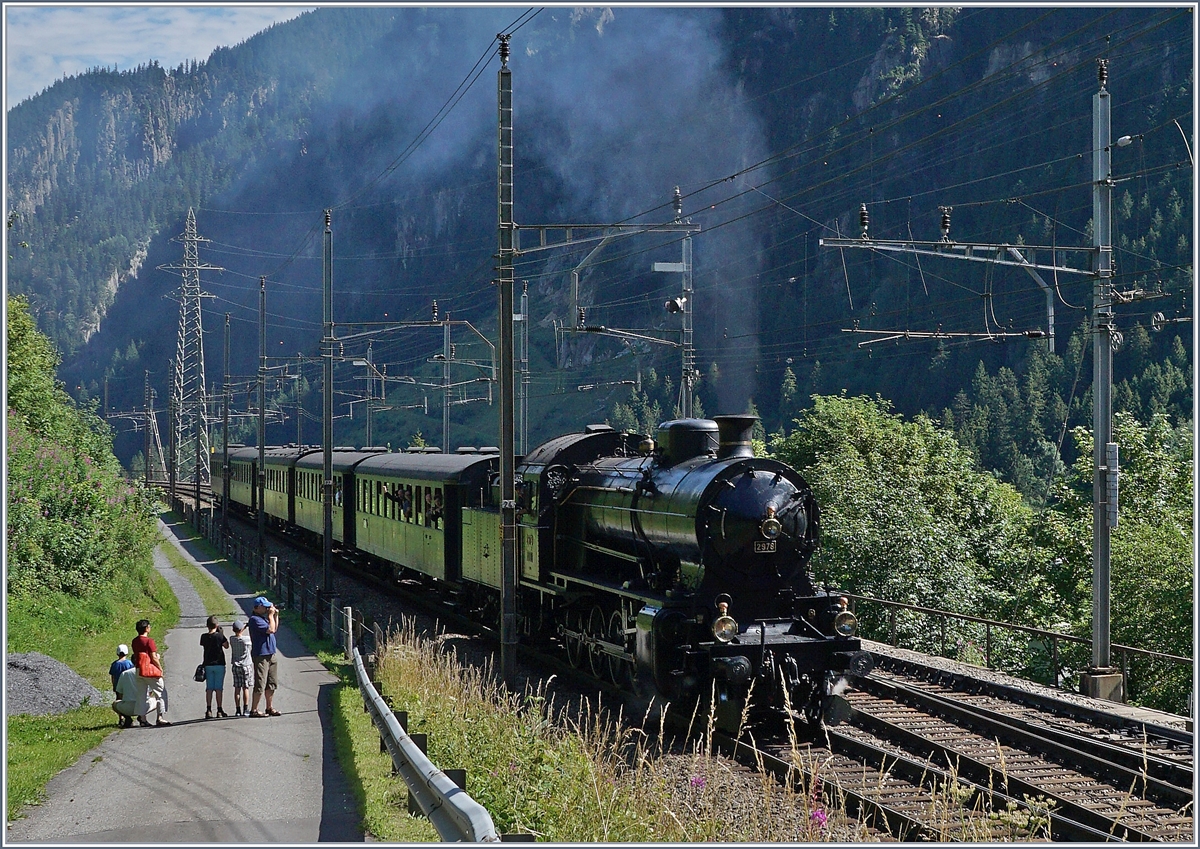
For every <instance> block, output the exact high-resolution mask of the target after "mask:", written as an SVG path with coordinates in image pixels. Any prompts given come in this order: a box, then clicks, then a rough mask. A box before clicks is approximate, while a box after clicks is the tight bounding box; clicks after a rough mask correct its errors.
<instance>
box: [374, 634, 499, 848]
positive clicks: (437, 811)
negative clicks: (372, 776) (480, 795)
mask: <svg viewBox="0 0 1200 849" xmlns="http://www.w3.org/2000/svg"><path fill="white" fill-rule="evenodd" d="M353 652H354V674H355V676H356V677H357V679H358V688H359V690H360V691H361V692H362V696H363V701H364V703H365V704H366V705H367V710H368V711H370V714H371V719H372V721H373V722H374V723H375V727H376V728H378V729H379V733H380V734H381V735H382V737H383V742H384V745H385V746H387V749H388V752H389V753H390V754H391V756H392V766H393V767H395V769H396V772H397V773H398V774H399V775H400V776H401V777H402V778H403V779H404V783H405V784H407V785H408V792H409V793H410V794H411V795H412V797H413V799H415V800H416V802H417V804H418V805H420V807H421V812H422V813H424V814H425V816H426V817H428V818H429V822H430V823H432V824H433V827H434V828H436V829H437V833H438V834H439V835H441V838H442V840H448V841H465V842H470V843H499V842H501V840H500V837H499V835H497V834H496V826H495V825H494V824H493V823H492V817H491V814H489V813H488V812H487V810H486V809H485V808H484V807H483V806H482V805H480V804H479V803H478V802H476V801H475V800H474V799H472V798H471V797H470V796H468V795H467V793H466V791H464V790H462V789H461V788H460V787H459V786H458V785H457V784H455V783H454V782H453V781H452V780H451V779H450V777H449V776H448V775H446V773H444V772H442V771H441V770H440V769H438V768H437V767H435V766H434V765H433V764H432V763H431V762H430V760H429V758H427V757H425V754H424V753H423V752H422V751H421V750H420V749H419V748H418V747H417V744H416V742H414V741H413V739H412V738H411V737H409V736H408V734H407V733H405V731H404V729H403V728H401V727H400V723H399V722H398V721H397V720H396V717H395V715H394V714H393V713H392V711H391V709H390V708H389V707H388V706H387V703H386V702H384V700H383V697H382V696H380V695H379V692H378V691H377V690H376V689H375V686H374V685H373V684H372V683H371V679H370V676H369V675H367V669H366V666H365V664H364V663H363V659H362V655H361V654H360V653H359V651H358V648H357V646H356V647H354V648H353Z"/></svg>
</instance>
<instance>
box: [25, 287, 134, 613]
mask: <svg viewBox="0 0 1200 849" xmlns="http://www.w3.org/2000/svg"><path fill="white" fill-rule="evenodd" d="M8 310H9V324H8V357H9V358H8V362H7V364H6V365H7V375H8V385H9V390H10V392H9V399H8V400H9V408H8V410H7V415H6V425H7V432H8V454H7V460H8V470H7V471H8V479H7V482H8V491H7V503H6V511H5V524H6V530H7V548H6V554H7V556H8V583H7V590H8V592H9V594H10V596H11V597H12V598H14V599H20V598H27V597H32V596H34V595H36V594H37V593H40V592H64V593H69V594H71V595H75V596H86V595H88V594H89V593H91V592H93V591H94V590H95V589H96V588H97V587H98V586H99V585H100V584H101V583H103V582H106V581H108V580H110V579H111V578H112V577H113V576H114V575H115V574H116V573H117V572H118V571H119V570H121V569H123V568H126V567H130V566H132V565H133V564H138V563H142V562H144V561H146V560H148V558H149V556H150V550H151V548H152V547H153V545H154V541H155V527H154V519H153V512H152V501H151V499H150V498H149V496H148V495H147V493H145V492H144V491H143V490H141V489H138V488H136V487H131V486H129V485H128V484H127V483H126V482H125V480H124V477H123V475H122V474H121V469H120V466H119V464H118V463H117V460H116V458H115V457H114V456H113V455H112V450H111V443H110V442H109V441H108V439H107V435H108V430H107V427H106V426H104V425H103V423H102V422H100V421H99V420H98V419H97V418H96V416H95V415H94V414H92V413H91V412H89V411H86V410H79V409H77V408H76V407H75V406H74V404H73V402H72V401H71V399H70V398H69V397H68V396H67V394H66V393H65V392H64V391H63V390H62V387H61V386H59V385H58V384H57V382H56V381H55V378H54V370H55V368H56V367H57V365H58V355H57V352H56V351H55V350H54V348H53V346H52V345H51V344H50V341H49V340H48V339H47V338H46V337H45V336H43V335H42V334H41V333H39V332H38V331H37V330H36V329H34V327H33V321H32V319H31V318H30V316H29V312H28V305H27V304H26V303H25V302H24V301H23V300H21V299H19V298H10V299H9V301H8Z"/></svg>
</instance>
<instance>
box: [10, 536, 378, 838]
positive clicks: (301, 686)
mask: <svg viewBox="0 0 1200 849" xmlns="http://www.w3.org/2000/svg"><path fill="white" fill-rule="evenodd" d="M159 527H160V529H161V530H162V531H163V533H164V534H165V535H166V537H167V540H168V541H167V542H166V543H164V545H175V546H176V547H177V548H178V549H179V550H180V551H182V552H183V553H184V554H185V556H187V557H188V558H189V559H190V560H191V561H192V562H193V563H195V564H196V565H197V566H198V567H199V568H200V569H201V570H202V571H207V572H208V573H209V574H211V575H212V576H213V578H215V579H216V580H217V582H218V583H220V584H221V586H222V587H224V589H225V591H226V592H227V593H228V594H229V595H230V596H231V597H232V598H233V599H234V600H235V601H236V602H237V605H238V607H239V609H241V610H243V611H245V613H246V614H247V615H248V614H249V608H250V600H251V598H252V597H253V596H252V595H251V593H250V591H249V590H248V589H247V588H246V587H245V586H244V585H243V584H242V583H241V582H240V581H239V580H238V579H237V578H235V577H234V576H233V574H232V573H231V572H230V571H228V570H227V569H226V568H225V564H224V561H212V560H209V559H208V558H207V556H206V555H204V554H202V553H201V552H200V551H199V549H198V548H196V547H195V546H193V545H191V544H189V543H187V542H180V540H179V539H177V538H176V536H175V535H174V533H173V531H174V530H175V527H176V526H170V525H167V524H165V523H163V522H162V521H160V522H159ZM154 567H155V568H156V569H157V570H158V571H159V573H160V574H162V575H163V577H165V578H166V579H167V580H168V581H169V582H170V584H171V589H173V590H174V591H175V595H176V596H177V597H178V599H179V607H180V620H179V624H178V626H177V627H175V628H174V629H172V630H171V631H169V632H168V633H167V634H166V635H165V637H164V636H160V635H159V634H160V632H158V631H155V630H153V629H152V631H151V633H152V635H154V636H155V641H156V642H157V643H158V646H159V651H160V653H162V654H163V664H164V666H165V672H166V679H167V694H168V704H169V709H168V712H167V719H169V720H170V721H171V722H172V723H173V725H171V726H170V727H169V728H142V727H139V726H138V725H136V724H135V725H134V727H133V728H129V729H125V730H122V731H117V732H116V733H114V734H110V735H109V736H108V737H107V738H106V739H105V741H104V742H103V743H101V744H100V745H99V746H98V747H96V748H95V749H93V750H92V751H90V752H88V753H87V754H85V755H84V756H83V757H82V758H80V759H79V761H78V763H76V764H75V765H74V766H72V767H69V768H67V769H65V770H63V771H62V772H61V773H59V774H58V775H57V776H55V777H54V778H53V779H52V780H51V782H50V784H49V785H48V786H47V788H46V790H47V795H48V799H47V801H46V802H44V803H43V804H41V805H39V806H36V807H31V808H29V809H27V816H26V817H25V818H24V819H20V820H17V821H16V823H14V824H13V826H12V828H10V829H8V833H7V835H6V839H5V841H4V842H5V843H17V842H45V843H67V844H72V845H74V844H80V843H132V844H144V845H153V844H160V843H316V842H318V841H319V842H322V843H326V842H345V843H350V842H362V841H363V832H362V828H361V826H360V825H359V817H358V813H357V811H356V807H355V803H354V797H353V794H352V793H351V791H350V787H349V785H348V784H347V782H346V779H345V776H344V775H343V774H342V770H341V766H340V765H339V764H338V762H337V761H336V760H335V759H334V744H333V730H332V728H331V727H330V722H329V717H330V713H331V710H330V693H331V691H332V689H333V686H334V683H335V681H336V679H335V678H334V677H333V675H332V674H330V672H329V671H328V670H326V669H325V667H323V666H322V665H321V664H320V663H319V662H318V661H317V659H316V658H314V657H313V656H312V654H311V653H309V651H308V650H307V649H306V648H305V647H304V645H303V644H302V643H301V642H300V639H299V638H298V637H297V636H296V635H295V634H294V633H293V632H292V631H291V630H290V629H289V628H288V627H287V626H285V625H281V626H280V629H279V634H278V644H279V689H278V690H277V691H276V693H275V707H276V708H277V709H278V710H280V711H282V713H283V715H282V716H278V717H266V718H263V719H252V718H249V717H245V718H238V717H234V716H232V713H233V689H232V676H231V675H230V674H228V673H227V675H226V678H225V709H226V712H228V713H230V714H231V716H230V717H229V718H227V719H211V720H205V719H204V685H203V684H198V683H196V682H195V681H193V680H192V673H193V672H194V671H195V669H196V665H197V664H198V663H200V661H201V660H202V652H201V649H200V635H201V634H202V633H204V631H205V630H206V628H205V625H204V621H205V619H206V618H207V615H206V613H205V611H204V607H203V605H202V604H201V601H200V596H199V595H198V594H197V593H196V590H195V589H194V588H193V587H192V585H191V583H189V582H188V580H187V579H186V578H184V577H183V576H182V575H180V574H179V572H178V571H177V570H176V569H175V568H174V567H172V566H171V563H170V561H169V560H168V559H167V558H166V556H164V555H163V553H162V552H161V551H157V550H156V551H155V553H154ZM272 600H273V601H274V600H275V599H272ZM241 618H242V619H243V620H245V618H246V617H245V615H243V616H242V617H241ZM152 624H153V620H152ZM221 625H222V629H223V631H224V632H225V633H226V634H228V633H229V632H230V630H231V629H230V627H229V622H228V621H225V622H222V623H221ZM134 635H135V634H134V628H133V623H132V622H131V623H129V639H130V640H132V639H133V637H134ZM127 642H128V641H127ZM164 645H165V646H166V650H165V651H163V646H164ZM226 660H228V653H226ZM214 707H215V704H214ZM113 722H114V724H115V723H116V714H113Z"/></svg>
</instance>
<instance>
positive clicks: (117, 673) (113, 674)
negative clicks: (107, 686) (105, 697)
mask: <svg viewBox="0 0 1200 849" xmlns="http://www.w3.org/2000/svg"><path fill="white" fill-rule="evenodd" d="M126 669H133V661H132V660H130V659H129V646H127V645H125V644H124V643H121V645H119V646H117V659H116V660H114V661H113V662H112V666H110V667H108V677H109V678H112V685H113V692H114V693H116V692H117V679H118V678H120V677H121V673H122V672H124V671H125V670H126Z"/></svg>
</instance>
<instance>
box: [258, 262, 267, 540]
mask: <svg viewBox="0 0 1200 849" xmlns="http://www.w3.org/2000/svg"><path fill="white" fill-rule="evenodd" d="M266 451H267V278H266V277H259V278H258V479H257V482H256V484H257V486H258V559H259V561H260V562H261V560H262V558H263V556H264V552H265V551H266V544H267V502H266V497H267V467H266Z"/></svg>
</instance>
